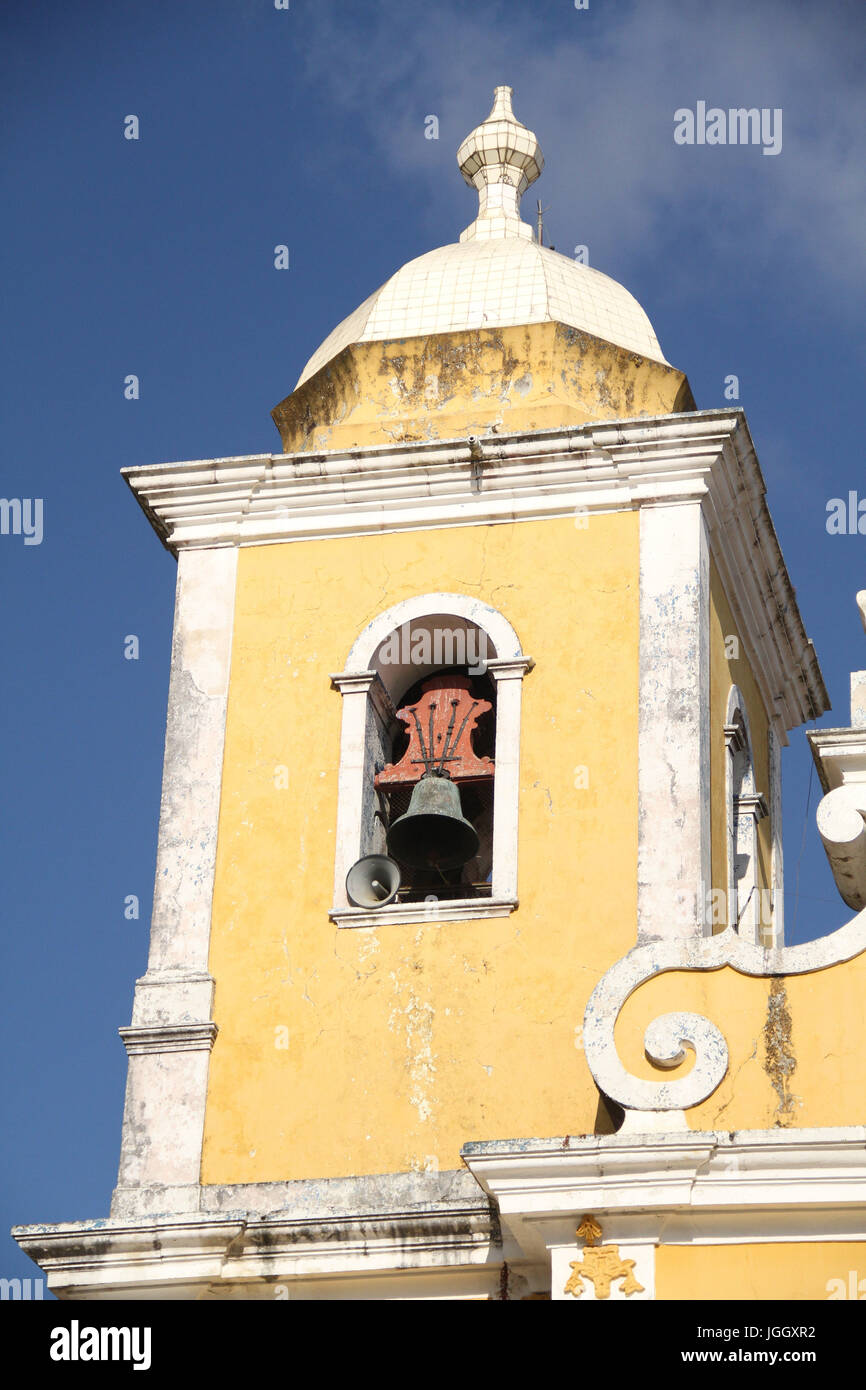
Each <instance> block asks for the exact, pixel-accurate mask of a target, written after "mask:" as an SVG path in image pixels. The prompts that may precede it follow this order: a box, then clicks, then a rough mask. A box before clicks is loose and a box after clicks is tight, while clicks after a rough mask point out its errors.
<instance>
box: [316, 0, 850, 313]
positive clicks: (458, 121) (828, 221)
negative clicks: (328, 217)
mask: <svg viewBox="0 0 866 1390" xmlns="http://www.w3.org/2000/svg"><path fill="white" fill-rule="evenodd" d="M582 23H584V15H583V13H582V12H577V11H572V10H571V9H570V7H568V6H566V5H562V6H557V7H556V12H555V15H554V14H553V12H552V11H550V12H548V11H545V10H544V9H543V8H542V11H541V12H540V13H539V11H538V10H537V9H536V8H535V7H526V8H521V9H519V10H518V9H516V8H515V7H503V6H500V5H494V4H481V5H479V6H475V7H474V8H473V9H472V10H471V11H469V10H467V9H464V8H462V7H461V8H459V9H458V8H457V6H456V5H453V4H451V3H443V4H439V5H437V6H435V7H433V6H430V5H429V4H423V5H420V4H413V3H409V4H407V5H405V6H403V7H402V8H401V9H399V10H397V8H396V7H395V6H394V5H393V4H392V3H379V4H378V5H371V7H370V9H369V12H367V14H366V17H365V22H364V26H363V28H351V29H350V30H349V29H347V28H345V27H344V26H343V24H342V23H341V22H340V21H339V20H338V16H337V13H336V11H335V10H334V9H332V8H331V9H329V8H328V7H327V6H325V7H324V8H322V9H321V10H318V11H317V16H316V20H315V21H314V24H313V27H312V29H311V32H310V44H309V48H308V52H307V61H308V72H309V76H310V79H311V80H313V81H316V82H318V83H321V82H324V83H326V84H327V85H328V86H329V89H330V95H331V97H332V99H333V100H335V101H336V102H338V103H340V104H341V105H343V106H344V107H345V108H346V109H347V110H350V111H352V112H353V113H354V114H355V116H356V117H357V118H358V120H360V121H362V122H364V123H365V125H366V127H367V129H368V132H369V134H370V136H371V138H372V140H373V141H374V143H375V146H376V147H377V149H378V152H379V155H380V157H382V158H384V159H385V160H386V161H387V162H388V164H389V165H390V167H391V168H392V169H393V170H394V173H395V176H397V177H398V178H399V177H406V178H411V179H413V180H420V181H422V183H424V185H425V194H426V195H427V196H428V197H429V201H430V203H431V204H432V205H433V206H434V207H435V214H434V213H431V214H430V221H431V225H432V224H433V223H435V225H436V226H437V227H439V228H441V225H442V220H443V216H447V217H448V219H449V221H450V222H451V223H452V225H453V228H454V231H453V236H454V239H456V237H457V236H458V235H459V232H460V230H461V229H462V227H464V226H465V225H466V224H467V222H469V221H471V219H472V217H473V215H474V211H473V206H472V199H471V197H470V196H469V194H468V190H466V189H465V188H464V186H463V184H462V180H461V179H460V176H459V174H458V172H457V169H456V164H455V162H454V151H455V150H456V147H457V144H458V143H459V141H460V140H461V139H462V137H463V136H464V135H465V134H466V133H467V132H468V131H469V130H470V129H471V128H472V126H474V125H476V124H477V123H478V122H479V121H480V120H482V119H483V118H484V117H485V116H486V114H487V112H488V110H489V106H490V102H491V100H492V92H493V87H494V86H496V85H497V84H498V83H500V82H506V83H508V84H510V85H511V86H513V87H514V89H515V111H516V113H517V115H518V117H519V118H520V119H521V120H523V121H524V122H525V123H526V124H527V125H530V126H531V127H532V128H533V129H534V130H536V132H537V133H538V135H539V138H540V140H541V144H542V148H543V150H544V154H545V158H546V160H547V167H546V169H545V173H544V176H543V181H542V182H541V183H540V184H539V185H537V186H536V189H534V190H533V193H535V192H537V193H538V195H539V196H541V197H542V199H543V202H544V204H545V205H549V206H550V208H551V212H550V215H549V223H548V225H549V226H550V228H551V230H552V233H553V238H554V241H555V242H556V244H557V246H558V249H561V250H563V251H566V253H570V252H571V251H572V250H573V247H574V245H576V244H580V243H585V244H587V245H589V246H590V248H591V252H590V259H591V261H592V263H593V264H597V265H598V266H599V268H601V269H605V270H608V271H609V272H610V273H613V274H617V272H618V270H626V269H628V268H629V267H635V266H639V265H641V264H642V263H644V264H647V263H649V261H650V260H651V261H652V262H654V263H658V260H659V258H664V263H665V265H666V268H667V271H668V274H669V275H670V283H669V285H668V291H669V292H670V293H672V294H686V293H687V292H688V285H689V278H690V276H689V272H688V267H685V266H683V264H682V256H681V252H682V249H683V243H684V242H686V243H688V242H692V243H694V242H695V240H696V239H699V241H700V245H701V251H702V259H703V264H704V265H705V266H707V267H708V273H709V274H711V275H712V274H713V270H712V267H713V264H714V263H715V264H717V265H718V267H719V272H718V273H719V277H720V279H722V280H723V279H724V278H725V275H726V273H727V272H726V269H725V266H726V263H727V262H729V261H730V258H731V257H741V258H742V257H743V256H744V252H745V251H746V250H747V251H748V258H747V259H748V267H749V268H748V270H747V271H746V270H744V273H747V274H750V275H751V276H752V277H753V278H757V277H758V276H760V275H761V274H762V273H763V270H764V269H765V267H766V265H767V264H769V262H771V261H772V262H774V263H775V264H776V265H778V263H779V261H780V259H781V261H783V262H785V263H786V264H787V263H788V262H791V263H792V264H794V265H797V266H799V268H800V285H801V292H802V293H803V294H804V295H806V296H808V295H810V294H821V293H824V292H826V289H827V287H829V288H830V289H831V290H832V291H833V292H834V293H836V295H837V296H838V301H839V307H840V308H843V307H844V304H845V302H847V300H848V297H849V295H850V291H851V289H852V287H854V288H855V289H857V290H860V289H862V288H863V287H864V286H866V260H864V257H863V253H862V240H863V226H864V218H866V161H864V158H863V131H864V129H866V90H864V88H863V83H862V76H861V74H862V59H863V48H864V43H863V39H864V32H866V26H864V24H863V21H862V19H861V17H860V11H859V10H858V8H857V7H856V6H853V5H849V4H845V3H840V4H835V5H834V4H830V5H822V6H820V7H816V6H809V7H798V8H797V9H796V10H794V9H793V8H792V7H790V6H788V5H785V4H781V3H770V4H764V5H762V6H760V7H756V8H753V7H752V6H751V5H750V4H746V3H733V4H728V5H726V6H725V7H724V9H723V10H714V11H711V12H709V11H707V10H706V9H705V8H704V7H703V6H697V5H693V4H685V3H680V0H670V3H667V4H664V5H661V4H652V5H646V4H642V5H637V6H632V7H628V8H623V7H619V8H616V7H614V8H613V10H612V11H611V14H610V21H609V25H608V24H607V23H606V22H605V23H602V22H597V23H596V24H595V27H594V29H593V30H592V31H591V36H590V37H586V36H587V35H589V34H590V31H589V30H588V29H586V28H584V29H583V30H582V29H581V24H582ZM699 100H703V101H706V102H707V103H708V104H709V105H716V106H719V107H722V108H723V109H725V110H727V109H729V108H731V107H740V106H747V107H755V106H757V107H759V108H762V107H766V108H770V109H774V108H781V110H782V113H783V127H782V129H783V145H782V151H781V153H780V154H779V155H778V156H777V157H765V156H762V153H761V150H760V148H759V147H757V146H730V147H707V146H704V147H689V146H678V145H676V144H675V143H674V140H673V128H674V112H675V110H677V109H678V108H681V107H689V108H691V109H694V107H695V104H696V103H697V101H699ZM430 113H433V114H436V115H437V116H438V117H439V120H440V141H439V148H438V149H437V151H436V152H435V157H433V158H431V157H430V153H431V152H430V151H429V149H428V150H427V151H425V153H424V157H423V158H422V157H421V155H420V152H419V141H421V140H423V120H424V117H425V115H427V114H430ZM532 196H533V195H532V194H530V199H531V198H532ZM528 201H529V200H528ZM524 215H525V216H529V215H531V214H530V212H529V210H528V208H525V211H524ZM421 249H423V248H419V250H421ZM596 250H597V254H595V253H596Z"/></svg>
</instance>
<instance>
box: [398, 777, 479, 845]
mask: <svg viewBox="0 0 866 1390" xmlns="http://www.w3.org/2000/svg"><path fill="white" fill-rule="evenodd" d="M388 853H389V854H392V855H393V856H394V858H395V859H397V860H399V861H400V863H401V864H405V865H406V866H407V868H410V869H442V870H444V869H459V868H460V866H461V864H465V863H466V862H467V861H468V860H469V859H474V858H475V855H476V854H477V853H478V835H477V833H476V830H475V827H474V826H473V825H472V824H471V823H470V822H469V821H468V820H466V818H465V817H464V815H463V807H462V805H461V803H460V788H459V787H458V786H457V785H456V784H455V783H454V782H452V781H451V779H450V777H448V776H446V775H443V774H442V773H441V772H436V771H430V772H425V773H424V776H423V777H422V778H421V780H420V782H419V783H418V785H417V786H416V787H415V788H414V789H413V791H412V799H411V801H410V802H409V809H408V811H407V812H406V814H405V815H403V816H400V817H399V819H397V820H395V821H394V824H393V825H392V826H391V828H390V829H389V831H388Z"/></svg>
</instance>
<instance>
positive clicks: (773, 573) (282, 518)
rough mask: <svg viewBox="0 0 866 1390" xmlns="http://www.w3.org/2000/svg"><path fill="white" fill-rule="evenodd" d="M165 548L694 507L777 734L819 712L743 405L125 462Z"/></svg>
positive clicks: (819, 691)
mask: <svg viewBox="0 0 866 1390" xmlns="http://www.w3.org/2000/svg"><path fill="white" fill-rule="evenodd" d="M123 472H124V477H125V478H126V481H127V482H128V484H129V486H130V488H131V489H132V491H133V492H134V493H135V495H136V497H137V498H138V500H139V502H140V504H141V506H142V507H143V509H144V511H145V512H146V514H147V516H148V518H149V520H150V521H151V523H152V524H153V526H154V527H155V529H156V531H157V533H158V534H159V535H160V537H161V538H162V539H163V541H164V542H165V544H166V545H167V546H168V547H169V549H171V550H174V551H179V550H183V549H188V548H196V547H211V546H229V547H234V546H241V545H267V544H276V543H281V542H288V541H303V540H309V539H314V538H321V537H334V536H363V535H376V534H380V533H382V532H395V531H407V530H419V529H420V530H423V529H428V528H441V527H451V526H477V525H482V524H488V523H489V524H497V523H504V524H510V523H512V522H514V521H531V520H537V519H543V518H548V517H565V516H573V515H574V514H575V511H576V510H577V509H582V510H585V511H587V512H595V511H619V510H623V509H632V508H635V507H642V506H644V505H651V504H657V503H659V502H669V503H674V502H677V501H682V502H689V501H695V500H698V501H701V502H702V506H703V510H704V514H705V518H706V523H707V528H708V536H709V544H710V549H711V551H712V554H713V557H714V559H715V561H716V564H717V566H718V569H719V573H720V576H721V578H722V582H723V584H724V586H725V591H726V594H727V597H728V601H729V603H730V605H731V609H732V612H733V615H734V619H735V621H736V622H737V626H738V629H739V631H740V635H741V639H742V642H743V644H744V646H745V648H746V651H747V653H748V657H749V660H750V662H751V664H752V667H753V669H754V671H755V676H756V679H757V681H758V684H759V687H760V690H761V695H762V699H763V700H764V703H765V706H766V708H767V710H768V712H769V715H770V718H771V720H775V721H776V722H777V725H778V730H779V733H780V736H781V737H782V740H783V741H784V732H785V730H786V729H790V728H793V727H795V726H796V725H797V724H800V723H802V722H804V721H805V720H807V719H811V718H816V717H818V715H820V714H821V713H823V711H824V710H825V709H826V708H828V703H829V702H828V699H827V692H826V689H825V687H824V683H823V680H822V677H821V672H820V669H819V667H818V663H817V658H816V656H815V652H814V649H813V647H812V644H811V642H809V640H808V638H807V637H806V633H805V630H804V628H803V624H802V620H801V618H800V614H799V610H798V608H797V603H796V597H795V594H794V590H793V587H792V586H791V583H790V579H789V577H788V574H787V570H786V569H785V565H784V561H783V559H782V554H781V551H780V549H779V544H778V540H777V539H776V534H775V531H774V529H773V525H772V521H771V520H770V515H769V511H768V509H767V504H766V500H765V497H764V493H765V485H764V480H763V477H762V475H761V470H760V467H759V465H758V461H757V458H756V457H755V452H754V447H753V445H752V441H751V438H750V436H749V432H748V427H747V425H746V421H745V416H744V415H743V412H742V411H741V410H716V411H697V412H694V413H691V414H678V415H668V416H658V417H655V418H651V419H644V420H640V419H638V420H617V421H610V422H608V423H606V424H602V425H585V426H582V427H580V428H577V429H558V430H538V431H532V432H526V433H522V434H511V435H503V436H497V437H496V438H495V439H494V438H491V439H485V441H484V459H483V462H482V464H481V466H480V469H479V464H478V463H477V461H476V460H474V459H473V457H472V448H471V445H470V443H469V441H468V440H460V441H454V440H450V441H449V440H445V441H432V442H424V443H418V444H403V445H400V446H399V447H392V446H390V445H384V446H376V447H373V448H367V449H356V450H351V451H340V450H334V451H331V452H327V453H320V454H258V455H251V456H248V457H233V458H224V459H208V460H197V461H192V462H188V463H176V464H158V465H155V466H152V467H148V468H130V469H125V470H123Z"/></svg>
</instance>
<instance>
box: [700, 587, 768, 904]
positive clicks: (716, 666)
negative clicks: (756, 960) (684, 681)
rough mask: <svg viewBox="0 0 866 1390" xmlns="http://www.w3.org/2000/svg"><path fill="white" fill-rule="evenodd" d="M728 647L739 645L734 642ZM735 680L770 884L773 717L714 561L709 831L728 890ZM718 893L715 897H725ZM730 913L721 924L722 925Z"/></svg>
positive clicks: (719, 882) (716, 868)
mask: <svg viewBox="0 0 866 1390" xmlns="http://www.w3.org/2000/svg"><path fill="white" fill-rule="evenodd" d="M729 637H734V638H736V640H737V643H738V650H739V655H738V656H736V657H734V656H728V655H727V652H726V649H725V642H726V639H727V638H729ZM729 649H730V650H737V648H734V647H733V644H731V645H730V647H729ZM732 685H736V686H739V689H740V692H741V693H742V696H743V699H744V701H745V705H746V713H747V715H748V718H749V731H750V733H751V737H752V758H753V762H754V768H755V785H756V787H757V790H758V791H759V792H762V793H763V795H764V798H765V800H766V803H767V808H768V810H769V811H770V814H769V815H767V816H764V818H763V820H761V821H759V822H758V874H757V877H758V884H759V887H760V888H767V887H769V885H770V884H771V883H772V844H773V829H772V805H771V798H770V790H771V789H770V754H769V721H768V719H767V712H766V710H765V708H764V702H763V700H762V699H761V694H760V691H759V690H758V686H757V682H756V681H755V677H754V675H753V674H752V668H751V665H750V664H749V659H748V656H747V654H746V650H745V647H744V646H743V641H742V638H741V636H740V632H739V629H738V628H737V624H736V623H735V621H734V617H733V614H732V613H731V609H730V605H729V603H728V600H727V597H726V595H725V591H724V587H723V585H722V581H721V577H720V575H719V572H718V570H717V569H716V566H715V564H713V563H712V561H711V562H710V796H711V812H710V832H711V862H712V880H713V888H714V889H721V890H722V891H723V892H725V893H727V888H728V882H727V879H728V869H727V863H728V860H727V834H728V832H727V801H726V797H727V793H726V786H725V758H726V753H725V734H724V726H725V720H726V715H727V705H728V695H729V693H730V689H731V686H732ZM723 901H724V900H723V899H716V902H723ZM726 925H727V916H725V919H724V921H720V922H719V923H718V925H717V930H719V931H723V930H724V928H725V926H726Z"/></svg>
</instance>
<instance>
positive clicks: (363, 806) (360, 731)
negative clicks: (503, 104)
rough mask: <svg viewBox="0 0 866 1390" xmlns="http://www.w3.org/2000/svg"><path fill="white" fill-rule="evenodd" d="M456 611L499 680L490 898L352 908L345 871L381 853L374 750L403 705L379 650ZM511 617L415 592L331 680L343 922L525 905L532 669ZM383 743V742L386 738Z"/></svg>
mask: <svg viewBox="0 0 866 1390" xmlns="http://www.w3.org/2000/svg"><path fill="white" fill-rule="evenodd" d="M439 616H441V617H446V618H447V617H451V618H454V619H455V620H457V621H458V622H460V623H463V624H467V625H470V626H473V627H477V628H478V629H479V630H480V632H482V633H483V634H485V636H486V638H487V643H488V648H487V649H488V651H489V650H490V649H491V648H492V650H493V652H494V653H495V655H494V656H488V658H487V659H486V660H485V662H484V666H485V669H486V671H487V673H488V674H489V675H490V676H491V677H492V679H493V680H494V681H495V683H496V776H495V778H494V783H493V869H492V878H491V896H490V898H489V899H486V898H485V899H467V900H465V902H459V901H449V902H445V903H441V904H433V905H432V906H431V905H429V904H427V903H420V904H419V903H404V904H389V905H388V906H386V907H382V908H377V909H375V910H370V911H368V910H365V909H362V908H355V907H353V906H352V905H351V904H350V903H349V900H348V897H347V895H346V874H347V873H348V871H349V869H350V868H351V866H352V864H354V863H355V861H356V860H357V859H358V858H359V857H360V856H361V855H362V854H367V853H371V852H375V851H378V850H379V849H380V848H381V847H382V846H381V844H380V843H379V842H378V841H379V838H381V836H379V837H378V838H377V832H375V831H373V832H371V831H370V827H371V826H372V825H373V824H374V816H373V796H374V793H373V774H374V766H373V764H374V761H375V752H376V748H377V747H381V740H382V731H383V730H386V729H387V728H388V726H389V725H390V723H391V721H392V719H393V715H394V707H393V703H392V700H391V697H390V695H389V692H388V690H387V689H386V687H385V685H384V684H383V682H382V680H381V678H380V674H379V672H378V671H377V670H376V654H377V652H378V651H379V649H380V648H381V646H382V644H383V643H384V642H385V641H386V639H387V638H388V637H389V635H390V634H391V633H392V632H395V631H397V630H399V629H400V628H401V627H402V626H403V624H406V623H412V622H422V623H423V621H424V620H425V619H428V618H431V617H439ZM532 665H533V663H532V660H531V658H530V657H527V656H525V655H524V653H523V649H522V647H521V645H520V639H519V638H518V636H517V633H516V632H515V630H514V628H513V627H512V625H511V623H510V622H509V621H508V619H507V618H506V617H505V616H504V615H503V614H502V613H500V612H499V611H498V609H496V608H493V607H492V606H491V605H490V604H487V603H484V602H482V601H481V600H480V599H478V598H473V597H472V596H470V595H468V594H447V593H441V592H428V593H424V594H415V595H413V596H412V597H410V598H407V599H403V600H402V601H401V602H400V603H396V604H393V605H392V606H391V607H390V608H387V609H385V610H384V611H383V612H381V613H379V614H377V616H376V617H375V618H373V619H372V620H371V622H369V623H368V624H367V626H366V627H365V628H364V630H363V631H362V632H361V633H359V635H358V637H357V638H356V639H355V641H354V642H353V644H352V647H351V650H350V652H349V654H348V657H347V659H346V665H345V667H344V669H343V670H342V671H340V672H339V673H337V674H336V675H332V676H331V683H332V685H333V686H334V688H335V689H337V690H339V692H340V694H341V695H342V697H343V711H342V716H343V717H342V726H341V735H340V771H339V780H338V804H337V833H336V850H335V855H334V907H333V910H332V913H331V916H332V918H333V920H334V921H336V922H337V924H338V925H339V926H372V925H374V924H376V923H378V922H385V921H390V922H395V921H416V920H418V919H420V920H427V919H430V918H432V919H433V920H438V921H445V920H451V921H454V920H468V919H470V918H474V917H482V916H483V917H489V916H503V915H506V914H507V913H509V912H512V911H513V910H514V908H515V907H516V906H517V831H518V797H519V790H520V787H519V774H520V712H521V703H522V685H523V677H524V676H525V675H526V673H527V672H528V671H530V670H531V669H532ZM377 739H378V740H379V742H378V744H377Z"/></svg>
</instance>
